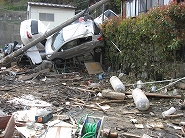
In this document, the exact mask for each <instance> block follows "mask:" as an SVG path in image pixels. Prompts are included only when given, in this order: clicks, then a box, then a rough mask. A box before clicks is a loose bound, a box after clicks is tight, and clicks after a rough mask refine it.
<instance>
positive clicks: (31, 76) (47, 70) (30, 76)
mask: <svg viewBox="0 0 185 138" xmlns="http://www.w3.org/2000/svg"><path fill="white" fill-rule="evenodd" d="M46 72H49V69H44V70H41V71H39V72H37V73H33V74H31V75H27V76H22V78H21V80H23V81H26V80H30V79H32V80H33V79H35V78H36V77H38V76H39V75H40V74H42V73H46Z"/></svg>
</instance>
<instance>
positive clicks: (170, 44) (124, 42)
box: [102, 2, 185, 78]
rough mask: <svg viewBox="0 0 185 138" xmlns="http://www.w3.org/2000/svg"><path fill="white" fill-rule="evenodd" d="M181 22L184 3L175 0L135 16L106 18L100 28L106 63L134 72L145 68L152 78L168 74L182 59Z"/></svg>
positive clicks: (184, 32) (184, 15)
mask: <svg viewBox="0 0 185 138" xmlns="http://www.w3.org/2000/svg"><path fill="white" fill-rule="evenodd" d="M184 22H185V4H182V3H181V4H177V3H174V2H171V3H170V4H169V5H166V6H162V7H158V6H156V7H154V8H153V9H151V10H150V11H148V12H147V13H146V14H141V15H139V16H138V17H135V18H127V19H125V18H123V19H114V20H111V21H108V22H105V23H104V24H103V25H102V32H103V35H104V37H105V41H106V47H105V61H106V63H107V64H108V65H111V66H112V68H114V69H116V70H117V69H122V70H126V71H128V72H129V71H134V72H135V74H140V73H141V72H143V71H146V72H148V74H149V76H150V77H153V78H155V76H156V74H164V75H167V74H171V72H174V70H177V69H176V66H174V64H176V62H177V61H179V62H183V60H184V59H183V57H182V56H181V55H179V54H178V53H177V51H178V50H181V48H183V47H184V44H185V43H184V41H185V30H184V29H185V24H184ZM114 44H115V45H116V46H117V47H118V48H119V50H121V52H119V51H118V50H117V49H116V47H115V45H114ZM172 63H173V64H172ZM133 65H134V68H133ZM169 72H170V73H169Z"/></svg>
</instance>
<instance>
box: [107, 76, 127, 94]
mask: <svg viewBox="0 0 185 138" xmlns="http://www.w3.org/2000/svg"><path fill="white" fill-rule="evenodd" d="M110 83H111V85H112V87H113V89H114V91H116V92H124V91H125V85H123V83H122V82H121V81H120V79H119V78H118V77H116V76H112V77H111V78H110Z"/></svg>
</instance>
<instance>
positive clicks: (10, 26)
mask: <svg viewBox="0 0 185 138" xmlns="http://www.w3.org/2000/svg"><path fill="white" fill-rule="evenodd" d="M25 19H26V12H15V11H14V12H11V11H4V10H0V47H4V46H5V44H7V43H12V42H14V41H17V42H18V43H19V44H22V42H21V39H20V34H19V33H20V30H19V29H20V23H21V21H23V20H25Z"/></svg>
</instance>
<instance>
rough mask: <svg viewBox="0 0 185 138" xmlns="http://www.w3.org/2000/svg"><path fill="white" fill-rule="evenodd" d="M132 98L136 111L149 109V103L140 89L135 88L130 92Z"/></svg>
mask: <svg viewBox="0 0 185 138" xmlns="http://www.w3.org/2000/svg"><path fill="white" fill-rule="evenodd" d="M132 96H133V99H134V103H135V105H136V107H137V109H139V110H147V109H148V108H149V107H150V102H149V100H148V98H147V97H146V95H145V94H144V92H143V91H142V90H141V89H139V88H135V89H134V90H133V91H132Z"/></svg>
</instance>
